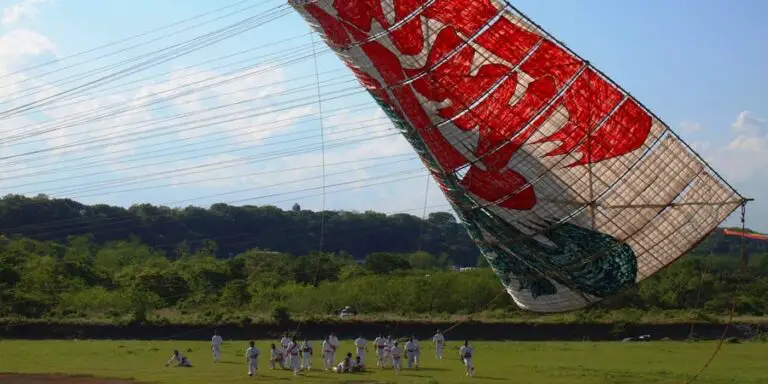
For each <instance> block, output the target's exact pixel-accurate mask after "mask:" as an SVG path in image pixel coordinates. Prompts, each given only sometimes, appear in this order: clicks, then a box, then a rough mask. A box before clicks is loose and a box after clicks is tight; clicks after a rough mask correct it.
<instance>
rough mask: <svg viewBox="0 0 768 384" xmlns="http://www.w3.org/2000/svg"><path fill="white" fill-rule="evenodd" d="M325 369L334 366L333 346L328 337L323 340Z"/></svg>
mask: <svg viewBox="0 0 768 384" xmlns="http://www.w3.org/2000/svg"><path fill="white" fill-rule="evenodd" d="M322 348H323V370H325V371H327V370H330V369H332V368H333V346H332V345H331V342H330V341H328V338H327V337H326V338H325V340H323V345H322Z"/></svg>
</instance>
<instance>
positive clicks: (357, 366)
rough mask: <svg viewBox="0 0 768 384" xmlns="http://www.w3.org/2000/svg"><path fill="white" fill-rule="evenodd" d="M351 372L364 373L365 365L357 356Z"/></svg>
mask: <svg viewBox="0 0 768 384" xmlns="http://www.w3.org/2000/svg"><path fill="white" fill-rule="evenodd" d="M350 371H351V372H365V363H363V359H362V358H360V356H357V357H356V358H355V361H354V364H353V366H352V368H351V369H350Z"/></svg>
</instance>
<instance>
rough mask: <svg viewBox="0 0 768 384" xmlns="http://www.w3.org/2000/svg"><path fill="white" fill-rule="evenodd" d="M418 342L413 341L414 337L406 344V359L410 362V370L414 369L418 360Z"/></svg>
mask: <svg viewBox="0 0 768 384" xmlns="http://www.w3.org/2000/svg"><path fill="white" fill-rule="evenodd" d="M416 348H417V345H416V342H415V341H413V337H411V338H410V339H408V342H407V343H405V358H406V360H407V361H408V368H409V369H410V368H413V363H414V360H415V359H416Z"/></svg>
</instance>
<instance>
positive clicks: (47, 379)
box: [0, 373, 138, 384]
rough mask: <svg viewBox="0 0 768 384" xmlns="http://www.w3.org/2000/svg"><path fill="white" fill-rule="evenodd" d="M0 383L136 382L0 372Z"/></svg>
mask: <svg viewBox="0 0 768 384" xmlns="http://www.w3.org/2000/svg"><path fill="white" fill-rule="evenodd" d="M0 384H138V383H137V382H135V381H132V380H125V379H110V378H105V377H94V376H69V375H42V374H7V373H0Z"/></svg>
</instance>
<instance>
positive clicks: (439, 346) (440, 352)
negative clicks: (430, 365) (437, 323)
mask: <svg viewBox="0 0 768 384" xmlns="http://www.w3.org/2000/svg"><path fill="white" fill-rule="evenodd" d="M443 349H445V346H444V345H443V344H437V345H436V346H435V354H436V355H437V358H438V359H442V358H443Z"/></svg>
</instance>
